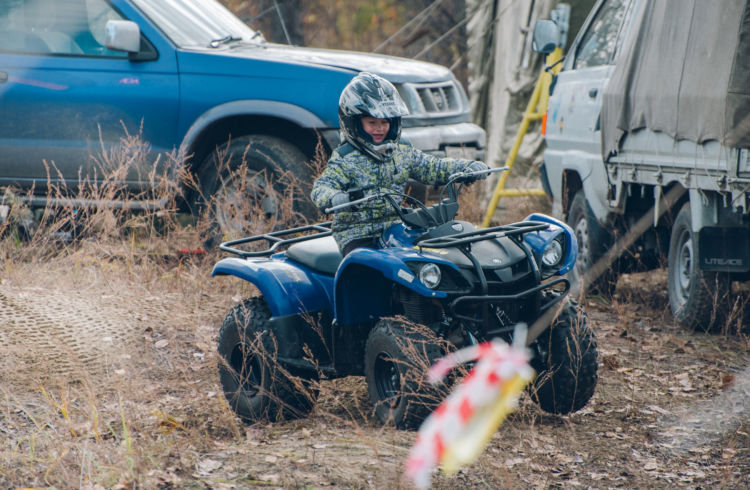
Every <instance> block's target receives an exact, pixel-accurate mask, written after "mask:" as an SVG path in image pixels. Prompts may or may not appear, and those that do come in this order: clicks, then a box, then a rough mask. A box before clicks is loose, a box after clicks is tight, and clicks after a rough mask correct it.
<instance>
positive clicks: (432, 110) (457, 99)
mask: <svg viewBox="0 0 750 490" xmlns="http://www.w3.org/2000/svg"><path fill="white" fill-rule="evenodd" d="M398 90H399V92H400V95H401V97H402V98H403V99H404V101H406V103H407V105H408V106H409V112H411V114H412V115H420V114H421V115H423V116H448V115H453V114H459V113H462V112H466V111H468V103H467V102H466V101H465V100H464V99H465V96H463V94H462V91H461V89H460V88H459V87H458V86H457V85H456V84H455V83H454V82H452V81H450V80H449V81H445V82H436V83H405V84H403V85H400V86H399V87H398Z"/></svg>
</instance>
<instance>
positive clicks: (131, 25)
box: [0, 0, 485, 205]
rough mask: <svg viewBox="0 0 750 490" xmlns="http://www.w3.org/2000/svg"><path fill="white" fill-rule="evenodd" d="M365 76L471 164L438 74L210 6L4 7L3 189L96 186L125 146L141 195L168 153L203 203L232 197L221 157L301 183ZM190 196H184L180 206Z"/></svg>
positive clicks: (480, 139)
mask: <svg viewBox="0 0 750 490" xmlns="http://www.w3.org/2000/svg"><path fill="white" fill-rule="evenodd" d="M364 70H367V71H371V72H374V73H377V74H379V75H381V76H383V77H385V78H387V79H389V80H390V81H391V82H393V83H394V84H395V85H396V87H397V88H398V90H399V92H400V94H401V95H402V97H403V99H404V100H405V101H406V103H407V104H408V106H409V109H410V115H409V116H408V117H406V118H405V120H404V123H403V124H404V131H403V135H404V137H405V138H407V139H408V140H409V141H410V142H411V143H412V144H413V145H414V146H416V147H418V148H420V149H422V150H425V151H428V152H432V153H437V154H448V155H450V156H452V155H460V154H463V156H465V157H467V158H477V159H479V158H482V156H483V148H484V143H485V133H484V131H483V130H482V129H481V128H480V127H478V126H477V125H475V124H472V123H471V122H470V111H469V105H468V101H467V98H466V94H465V92H464V90H463V89H462V87H461V85H460V84H459V83H458V82H457V81H456V79H455V78H454V76H453V75H452V74H451V72H450V71H449V70H448V69H447V68H444V67H442V66H438V65H434V64H430V63H424V62H418V61H413V60H408V59H401V58H394V57H389V56H380V55H372V54H363V53H355V52H345V51H334V50H324V49H311V48H301V47H295V46H287V45H278V44H272V43H268V42H266V41H265V40H264V38H263V36H262V34H261V33H260V32H258V31H255V30H253V29H251V28H250V27H248V26H247V25H246V24H244V23H243V22H242V21H240V20H239V19H238V18H236V17H235V16H234V15H233V14H232V13H230V12H229V11H228V10H227V9H225V8H224V7H223V6H222V5H220V4H219V3H217V2H215V1H214V0H171V1H164V0H4V1H3V2H2V3H0V113H1V114H2V118H0V187H5V186H13V187H16V188H20V189H23V190H25V191H26V192H23V193H22V194H29V192H28V191H29V190H30V189H34V192H35V196H31V197H28V196H27V198H26V199H27V200H28V199H30V200H32V201H34V202H35V203H37V204H40V203H44V202H46V193H45V189H46V187H47V183H48V182H51V183H52V184H64V185H65V187H66V188H68V189H74V188H76V186H78V185H79V183H80V182H81V181H82V179H88V181H89V182H96V180H97V179H99V178H101V175H102V172H101V168H100V167H101V162H100V159H101V158H100V155H102V154H105V152H107V151H110V150H112V149H116V148H117V147H118V145H120V144H122V140H123V137H124V136H125V135H126V134H130V135H133V134H137V135H140V138H141V139H142V140H143V141H144V142H145V143H146V144H147V147H146V150H147V151H148V152H149V153H148V158H142V159H140V160H138V161H135V162H133V163H132V165H131V166H130V167H129V169H128V174H127V178H126V184H127V185H128V186H130V187H133V188H138V189H143V188H144V186H148V185H149V177H148V176H149V175H150V174H152V173H153V172H154V170H156V171H157V172H158V170H159V169H160V165H166V162H167V161H168V160H169V159H168V158H163V157H159V158H157V156H158V155H160V154H165V153H166V154H171V155H177V156H178V157H179V161H181V162H185V164H186V165H187V168H188V170H189V171H190V172H191V173H192V174H193V175H195V176H196V177H197V180H198V183H199V184H200V188H201V189H202V192H201V194H202V195H204V196H211V195H216V194H217V193H221V192H222V191H223V192H224V193H225V195H226V196H227V197H231V195H232V194H233V193H235V191H236V184H233V183H232V182H231V179H229V180H228V179H227V178H225V176H223V175H221V173H220V171H218V170H216V165H215V164H214V163H213V160H215V159H217V158H218V157H219V156H221V157H222V158H225V159H228V160H229V161H230V165H229V167H230V168H231V167H232V166H236V165H237V164H238V162H239V161H240V160H243V159H244V160H245V161H246V163H247V166H248V168H249V169H250V171H252V172H258V174H259V175H260V174H263V175H274V174H276V175H278V174H279V173H281V172H284V171H287V170H291V171H292V172H293V173H294V174H295V176H296V177H299V178H300V180H301V181H302V182H308V183H309V182H311V180H312V178H311V177H312V176H311V173H310V172H311V171H310V170H308V169H307V166H306V165H305V162H306V161H308V160H310V159H311V158H312V157H313V156H314V154H315V149H316V146H317V145H319V144H321V145H322V148H323V150H324V151H326V152H330V151H331V150H332V149H333V148H335V147H336V146H337V145H338V143H339V136H338V114H337V104H338V97H339V94H340V92H341V89H342V88H343V87H344V86H345V85H346V84H347V82H348V81H349V80H350V79H351V78H352V77H353V76H354V75H356V74H357V73H358V72H360V71H364ZM45 162H46V163H45ZM154 162H157V163H156V168H154ZM52 164H53V165H52ZM50 167H52V168H53V171H52V172H49V171H48V169H49V168H50ZM175 180H177V178H176V177H175ZM195 194H196V193H195V192H193V195H192V197H191V193H190V192H185V193H184V195H185V197H186V198H187V199H186V202H187V203H188V204H189V203H190V202H191V200H192V201H195V200H196V195H195ZM135 204H136V205H137V204H138V203H135ZM142 204H143V205H146V203H142ZM131 205H132V203H131Z"/></svg>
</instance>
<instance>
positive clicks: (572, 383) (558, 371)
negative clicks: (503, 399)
mask: <svg viewBox="0 0 750 490" xmlns="http://www.w3.org/2000/svg"><path fill="white" fill-rule="evenodd" d="M535 354H536V355H535V356H534V357H533V358H532V360H531V365H532V367H533V368H534V369H535V370H536V372H537V377H536V379H535V380H534V383H533V384H532V386H531V388H530V389H531V398H532V399H533V400H534V401H535V402H536V403H537V404H538V405H539V406H540V407H541V408H542V410H544V411H545V412H549V413H554V414H560V415H564V414H567V413H571V412H575V411H577V410H580V409H581V408H583V407H584V406H585V405H586V404H587V403H588V401H589V400H590V399H591V397H592V396H593V395H594V388H595V387H596V382H597V379H598V375H597V371H598V368H599V366H598V357H599V356H598V353H597V348H596V339H595V338H594V331H593V330H592V329H591V327H590V326H589V321H588V317H587V316H586V313H585V312H584V311H583V310H582V309H581V308H580V307H579V306H578V305H577V304H576V303H574V302H572V301H568V302H567V304H566V305H565V306H564V307H563V309H562V311H561V312H560V314H559V315H558V316H557V318H556V319H555V321H554V322H553V323H552V325H551V326H550V328H549V329H547V331H545V332H544V333H543V334H542V335H540V336H539V339H538V340H537V344H536V353H535Z"/></svg>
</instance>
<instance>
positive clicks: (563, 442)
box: [0, 243, 750, 489]
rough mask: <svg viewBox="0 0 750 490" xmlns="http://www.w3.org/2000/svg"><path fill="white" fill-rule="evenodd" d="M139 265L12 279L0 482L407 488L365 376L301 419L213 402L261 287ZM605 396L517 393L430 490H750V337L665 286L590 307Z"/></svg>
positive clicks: (633, 289) (123, 261)
mask: <svg viewBox="0 0 750 490" xmlns="http://www.w3.org/2000/svg"><path fill="white" fill-rule="evenodd" d="M165 257H166V258H163V259H162V258H159V257H157V258H150V259H149V260H131V255H129V254H128V252H127V251H126V250H125V251H122V253H119V254H118V253H113V252H112V251H111V250H104V249H103V248H101V247H100V246H99V245H97V244H96V243H91V244H88V245H86V246H84V247H82V249H81V250H80V251H77V252H74V253H72V254H71V255H70V256H68V257H66V258H65V259H51V260H49V261H44V262H37V261H34V262H33V263H26V262H22V263H4V264H2V265H0V272H1V273H2V274H1V275H0V278H1V279H0V281H1V282H0V368H2V372H3V375H2V378H1V379H0V486H2V487H5V488H8V487H57V488H70V487H79V488H119V489H126V488H127V489H135V488H216V489H228V488H255V487H270V488H275V487H279V488H324V487H339V488H398V487H401V488H411V487H410V484H409V483H408V482H406V481H405V480H404V479H403V477H402V472H403V463H404V460H405V457H406V454H407V452H408V450H409V448H410V447H411V445H412V444H413V442H414V438H415V433H414V432H407V431H397V430H393V429H391V428H386V427H381V426H380V425H379V424H378V423H377V422H376V420H375V419H374V417H373V414H372V412H371V407H370V405H369V402H368V400H367V393H366V387H365V383H364V379H363V378H361V377H351V378H346V379H340V380H333V381H323V382H322V383H321V393H320V397H319V400H318V403H317V405H316V408H315V409H314V412H313V413H312V415H311V416H310V417H308V418H306V419H302V420H296V421H291V422H284V423H265V424H256V425H252V426H248V425H245V424H243V423H241V422H240V421H239V420H238V419H237V418H236V417H235V416H234V415H233V414H232V412H231V411H230V410H229V409H228V407H227V405H226V403H225V402H224V400H223V397H222V396H221V395H220V388H219V386H218V378H217V369H216V355H215V340H216V335H217V333H218V328H219V325H220V323H221V321H222V318H223V317H224V315H225V314H226V312H228V311H229V309H230V308H231V307H232V305H234V304H236V303H237V302H238V301H240V300H241V299H242V298H243V297H246V296H249V295H251V294H252V290H251V289H250V288H248V287H247V286H244V285H242V284H241V283H240V282H238V281H237V280H234V279H230V278H211V277H210V270H211V266H212V261H213V259H215V258H216V257H213V258H212V257H206V258H201V257H198V258H196V259H191V260H181V261H177V260H176V259H174V258H173V254H167V255H165ZM585 306H586V309H587V311H588V314H589V316H590V319H591V322H592V324H593V326H594V329H595V331H596V335H597V340H598V345H599V352H600V359H599V361H600V366H599V375H600V378H599V384H598V387H597V390H596V394H595V395H594V398H593V399H592V401H591V402H590V403H589V405H588V406H586V407H585V408H584V409H583V410H581V411H580V412H578V413H575V414H573V415H570V416H566V417H557V416H550V415H546V414H544V413H543V412H541V411H540V410H539V409H538V408H537V407H536V406H535V405H534V404H533V403H532V402H531V401H530V400H529V398H528V396H526V395H524V397H523V398H522V400H521V403H520V407H519V409H518V410H517V411H516V412H515V413H513V414H512V416H511V417H510V418H509V419H508V420H507V421H506V422H505V423H504V424H503V425H502V426H501V428H500V430H499V431H498V432H497V433H496V434H495V435H494V437H493V439H492V440H491V442H490V444H489V446H488V447H487V449H486V450H485V451H484V453H483V455H482V456H481V458H480V459H479V461H478V462H476V463H475V464H474V465H472V466H469V467H465V468H464V469H462V470H461V471H460V472H459V473H458V474H456V475H450V476H449V475H443V474H436V475H435V477H434V479H433V484H434V487H435V488H578V487H580V488H612V487H635V488H674V487H678V488H679V487H681V488H721V487H724V488H740V487H746V486H747V485H748V484H750V476H748V475H750V435H748V434H749V433H750V368H748V365H749V364H750V362H749V361H750V356H749V355H748V348H749V347H750V341H748V338H747V337H745V336H743V335H741V334H740V335H737V334H730V335H721V334H713V335H707V334H703V333H691V332H686V331H684V330H683V329H681V328H680V327H679V326H678V325H675V324H674V322H673V320H672V319H671V316H670V314H669V304H668V299H667V293H666V276H665V274H664V272H663V271H657V272H656V273H653V272H652V273H648V274H634V275H627V276H624V277H623V278H621V280H620V283H619V284H618V290H617V294H616V296H615V298H614V299H613V300H612V301H605V300H604V299H602V298H596V297H594V298H590V299H588V300H587V301H586V304H585Z"/></svg>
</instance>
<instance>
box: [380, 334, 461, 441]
mask: <svg viewBox="0 0 750 490" xmlns="http://www.w3.org/2000/svg"><path fill="white" fill-rule="evenodd" d="M443 352H444V351H443V349H441V347H440V339H438V337H437V336H436V335H435V334H434V333H432V332H431V331H429V330H428V329H427V327H423V326H419V325H414V324H410V323H408V322H406V321H404V320H398V319H385V320H381V321H379V322H378V323H377V325H375V327H374V328H373V329H372V330H371V331H370V335H369V337H368V338H367V344H366V346H365V379H366V380H367V391H368V392H369V394H370V401H371V402H372V404H373V406H374V407H375V415H376V416H377V417H378V419H379V420H380V421H381V422H382V423H384V424H393V425H395V426H396V427H397V428H399V429H417V428H418V427H419V425H420V424H421V423H422V421H423V420H424V419H425V418H426V417H427V416H428V415H429V414H430V412H431V411H432V410H433V409H434V408H435V407H437V406H438V404H440V402H441V401H442V400H443V398H445V396H446V395H447V389H446V388H445V387H444V386H442V387H440V386H438V387H435V386H432V385H430V384H429V383H428V382H427V381H426V379H425V374H426V372H427V369H429V367H430V366H431V365H432V364H433V362H434V361H435V360H437V359H438V358H439V357H441V356H442V355H443Z"/></svg>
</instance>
